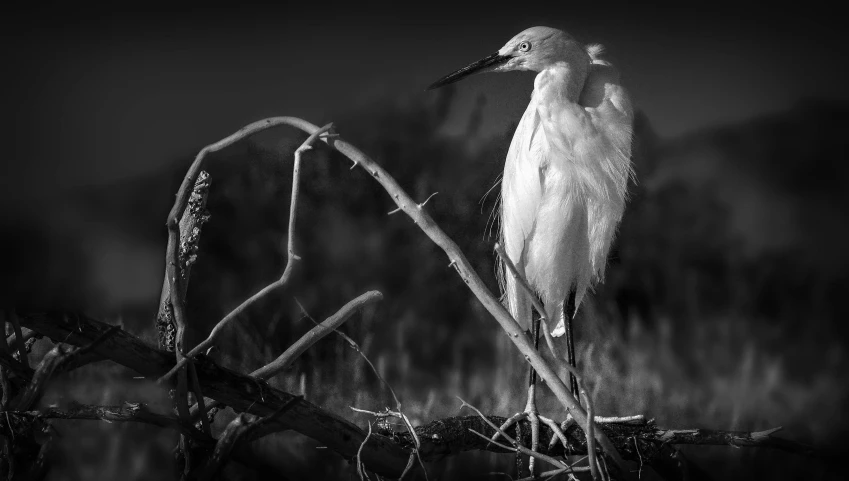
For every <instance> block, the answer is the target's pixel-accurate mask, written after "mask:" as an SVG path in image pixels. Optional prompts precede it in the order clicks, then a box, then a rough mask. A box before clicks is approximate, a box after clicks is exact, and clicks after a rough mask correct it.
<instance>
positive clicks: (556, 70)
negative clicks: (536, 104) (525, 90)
mask: <svg viewBox="0 0 849 481" xmlns="http://www.w3.org/2000/svg"><path fill="white" fill-rule="evenodd" d="M588 72H589V65H588V64H587V65H583V63H572V62H568V63H567V62H557V63H554V64H552V65H550V66H548V67H546V68H545V69H544V70H542V71H541V72H540V73H539V74H537V77H536V80H534V91H535V92H538V93H539V94H541V95H544V96H546V97H547V98H557V99H559V100H562V101H567V102H573V103H575V102H578V99H579V98H580V96H581V90H583V88H584V82H585V81H586V79H587V73H588Z"/></svg>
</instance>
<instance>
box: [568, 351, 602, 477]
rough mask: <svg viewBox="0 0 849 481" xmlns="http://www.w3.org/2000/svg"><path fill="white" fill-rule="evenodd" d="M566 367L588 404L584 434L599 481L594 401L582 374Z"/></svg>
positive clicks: (593, 473)
mask: <svg viewBox="0 0 849 481" xmlns="http://www.w3.org/2000/svg"><path fill="white" fill-rule="evenodd" d="M565 367H566V369H567V370H568V371H569V372H570V373H572V375H574V376H575V379H576V380H577V382H578V389H580V391H579V392H580V394H581V395H583V396H584V402H585V403H586V404H587V422H586V424H584V432H585V433H586V436H587V456H589V465H590V473H591V474H592V477H593V480H595V481H598V479H599V472H598V460H597V459H596V451H595V441H596V438H595V417H594V416H593V403H592V399H590V396H589V395H588V394H587V389H586V385H585V384H584V379H583V377H582V376H581V374H580V373H578V370H577V369H575V368H573V367H572V366H570V365H568V364H565Z"/></svg>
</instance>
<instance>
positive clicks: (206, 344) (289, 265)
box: [158, 122, 333, 384]
mask: <svg viewBox="0 0 849 481" xmlns="http://www.w3.org/2000/svg"><path fill="white" fill-rule="evenodd" d="M268 126H269V125H268V124H266V123H265V122H257V123H254V124H251V125H250V126H248V127H245V128H244V129H242V130H240V131H239V132H237V133H236V134H234V135H231V136H230V137H228V138H226V139H224V140H222V141H220V142H217V143H215V144H212V145H211V146H208V147H206V148H204V149H203V150H201V153H200V154H198V157H197V158H196V159H195V163H194V164H192V166H191V167H190V168H189V171H188V172H187V173H186V180H188V179H189V178H190V177H191V175H192V172H193V171H194V169H196V168H199V164H200V163H201V162H202V161H203V158H204V157H205V156H206V155H207V153H210V152H215V151H217V150H220V149H222V148H224V147H226V146H228V145H230V144H232V143H234V142H236V141H237V140H240V139H242V138H243V137H246V136H248V135H250V134H252V133H255V132H259V131H261V130H264V129H266V128H268ZM332 127H333V124H327V125H325V126H324V127H322V128H320V129H316V130H314V131H313V132H312V133H311V135H310V136H309V138H307V140H305V141H304V143H303V144H301V146H300V147H299V148H298V149H297V150H296V151H295V168H294V171H293V174H292V200H291V202H290V205H289V232H288V246H287V257H288V259H287V262H286V268H285V269H284V270H283V274H282V275H281V276H280V278H279V279H277V280H276V281H274V282H272V283H271V284H269V285H267V286H265V287H263V288H262V289H261V290H259V291H258V292H256V293H255V294H254V295H252V296H251V297H249V298H247V299H246V300H245V301H243V302H242V303H241V304H240V305H239V306H238V307H236V308H235V309H233V310H232V311H230V313H229V314H227V315H226V316H224V318H222V319H221V320H220V321H218V323H217V324H216V325H215V327H213V328H212V331H211V332H210V333H209V336H207V338H206V339H204V340H203V341H201V342H200V343H199V344H198V345H197V346H195V347H194V348H193V349H192V350H191V351H189V353H188V354H187V355H186V356H187V357H191V358H194V357H195V356H197V355H198V354H200V353H202V352H204V351H206V350H207V349H209V348H211V347H212V346H213V343H214V342H215V340H216V339H217V338H218V336H220V335H221V333H222V332H223V330H224V328H225V327H227V325H228V324H230V323H231V322H232V321H233V320H234V319H236V318H237V317H238V316H239V315H240V314H242V313H243V312H244V311H245V310H246V309H247V308H248V307H250V306H251V305H252V304H253V303H255V302H256V301H257V300H259V299H262V298H263V297H265V296H266V295H268V294H269V293H271V292H274V291H275V290H277V289H279V288H281V287H283V286H285V285H286V283H288V282H289V277H290V276H291V274H292V269H293V267H294V264H295V262H296V261H298V260H299V259H300V257H298V256H297V255H296V254H295V248H294V241H295V217H296V216H295V213H296V207H297V201H298V190H299V189H298V181H299V171H300V162H301V155H302V154H303V152H304V151H306V150H309V149H310V148H312V144H313V143H314V142H315V141H316V139H318V137H319V136H320V135H321V134H322V133H324V132H326V131H328V130H330V129H331V128H332ZM196 165H197V167H196ZM186 180H184V184H183V185H186ZM181 190H182V187H181ZM180 202H181V198H180V194H179V193H178V195H177V202H175V204H174V207H175V208H176V207H177V206H178V204H180ZM173 212H174V211H173V210H172V213H173ZM178 332H179V330H178ZM184 364H185V361H178V362H177V364H176V365H175V366H174V369H172V370H171V371H169V372H168V373H167V374H165V375H164V376H162V378H160V379H159V381H158V382H159V383H160V384H162V383H165V382H167V381H168V379H170V378H171V376H173V375H174V373H175V372H176V371H177V370H178V369H180V368H181V367H182V366H183V365H184Z"/></svg>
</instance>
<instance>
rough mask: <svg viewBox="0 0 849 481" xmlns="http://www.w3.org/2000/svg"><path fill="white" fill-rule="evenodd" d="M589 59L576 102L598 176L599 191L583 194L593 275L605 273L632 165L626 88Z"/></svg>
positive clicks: (610, 71) (613, 71)
mask: <svg viewBox="0 0 849 481" xmlns="http://www.w3.org/2000/svg"><path fill="white" fill-rule="evenodd" d="M590 53H591V55H593V54H595V55H593V63H592V65H591V68H590V73H589V75H588V77H587V80H586V82H585V84H584V89H583V91H582V92H581V98H580V104H581V105H582V106H583V107H584V109H585V110H586V112H587V114H588V116H589V119H590V122H591V123H592V126H593V128H594V129H593V130H594V132H595V134H596V135H595V137H594V138H593V140H592V142H593V143H594V145H593V146H592V148H591V149H588V150H587V151H588V152H592V156H593V158H592V159H590V160H592V164H593V165H594V166H595V167H596V168H597V169H599V170H598V174H599V175H597V177H598V178H600V179H603V183H602V184H601V185H600V186H599V187H600V189H599V192H598V194H597V195H595V196H589V197H588V205H587V211H588V217H589V219H588V220H589V240H590V256H591V259H592V263H593V270H594V272H595V275H596V277H598V278H601V277H602V276H603V275H604V267H605V265H606V263H607V253H608V251H609V250H610V245H611V243H612V241H613V237H614V234H615V231H616V227H617V225H618V224H619V221H620V220H621V219H622V213H623V211H624V209H625V198H626V192H627V188H628V179H629V178H630V177H631V176H632V175H633V170H632V166H631V135H632V125H633V119H634V114H633V109H632V107H631V101H630V98H629V96H628V93H627V92H626V91H625V89H624V88H623V87H622V84H621V83H620V81H619V72H618V71H617V70H616V69H615V68H614V67H613V66H612V65H611V64H610V63H608V62H606V61H604V60H601V59H599V58H597V56H598V54H599V53H600V52H598V51H597V50H596V51H595V52H593V51H591V52H590Z"/></svg>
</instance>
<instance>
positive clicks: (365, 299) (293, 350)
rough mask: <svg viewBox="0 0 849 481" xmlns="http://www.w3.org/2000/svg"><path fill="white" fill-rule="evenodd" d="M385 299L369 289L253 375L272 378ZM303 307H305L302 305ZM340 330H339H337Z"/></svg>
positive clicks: (194, 414) (214, 405)
mask: <svg viewBox="0 0 849 481" xmlns="http://www.w3.org/2000/svg"><path fill="white" fill-rule="evenodd" d="M382 299H383V294H381V293H380V292H379V291H368V292H366V293H364V294H361V295H360V296H359V297H357V298H355V299H353V300H352V301H350V302H348V303H347V304H345V305H344V306H342V308H341V309H339V310H338V311H336V313H335V314H333V315H332V316H330V317H328V318H327V319H325V320H324V321H323V322H322V323H321V324H316V326H315V327H314V328H312V329H310V330H309V332H307V333H306V334H304V335H303V336H301V338H300V339H298V340H297V341H296V342H295V343H294V344H292V345H291V346H289V348H288V349H286V351H284V352H283V354H281V355H280V356H278V357H277V359H275V360H274V361H272V362H270V363H268V364H266V365H265V366H263V367H261V368H259V369H257V370H255V371H254V372H252V373H251V374H250V376H251V377H254V378H256V379H264V380H267V379H270V378H272V377H274V376H275V375H277V374H278V373H280V372H282V371H285V370H286V368H288V367H289V365H290V364H292V362H294V361H295V360H296V359H297V358H299V357H300V356H301V354H303V353H304V352H305V351H306V350H307V349H309V348H310V347H311V346H312V345H313V344H315V343H316V342H318V341H319V340H321V339H322V338H323V337H325V336H327V335H328V334H330V333H331V332H334V331H336V329H337V328H338V327H339V326H341V325H342V324H344V323H345V322H347V321H348V319H350V318H351V316H352V315H353V314H354V313H356V312H357V311H359V310H360V309H362V308H363V307H365V306H367V305H369V304H372V303H374V302H377V301H380V300H382ZM302 309H303V307H302ZM336 332H339V331H336ZM218 405H219V403H217V402H214V401H213V402H212V403H211V404H210V405H209V408H210V409H212V408H213V407H218ZM198 408H199V406H198V407H193V408H192V417H193V418H196V417H197V415H198V413H199V409H198Z"/></svg>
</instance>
